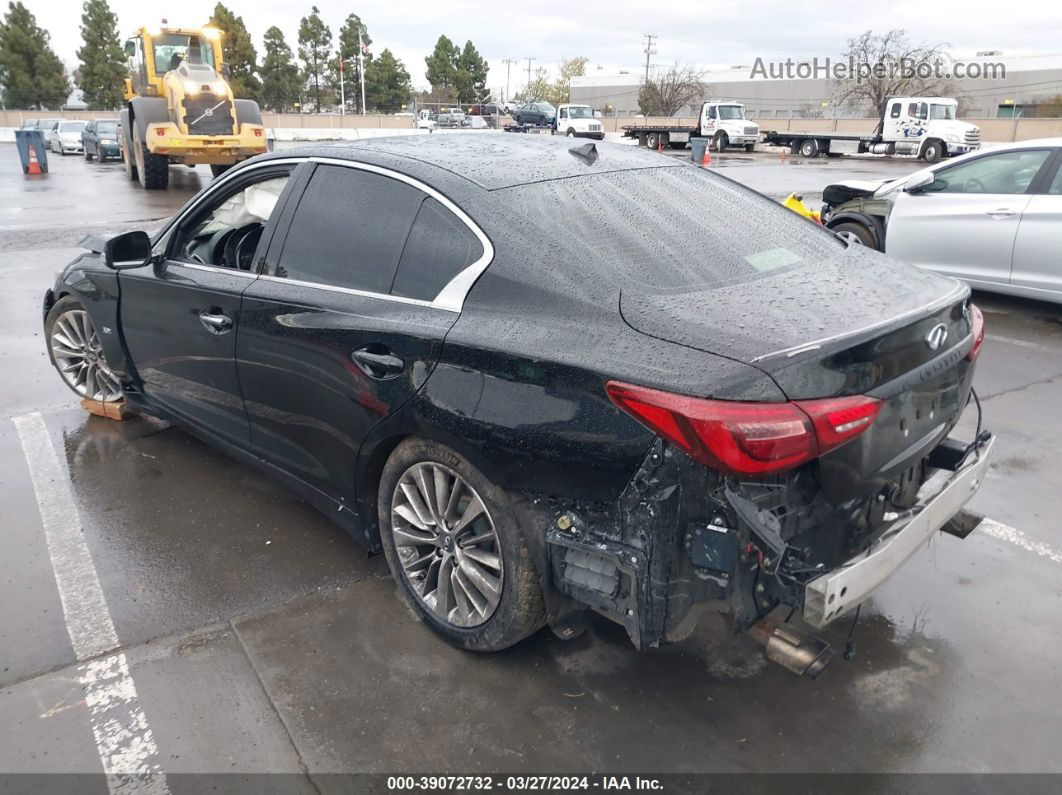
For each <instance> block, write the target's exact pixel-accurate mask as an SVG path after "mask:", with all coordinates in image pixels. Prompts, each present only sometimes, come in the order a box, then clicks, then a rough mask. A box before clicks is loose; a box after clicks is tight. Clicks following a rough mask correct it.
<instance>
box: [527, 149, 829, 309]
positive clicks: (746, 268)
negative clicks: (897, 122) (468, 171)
mask: <svg viewBox="0 0 1062 795" xmlns="http://www.w3.org/2000/svg"><path fill="white" fill-rule="evenodd" d="M512 190H513V191H514V192H519V195H520V205H521V208H522V209H523V210H524V211H525V212H526V213H528V214H529V215H530V216H531V219H532V220H533V221H534V223H535V224H536V225H537V226H539V227H540V229H541V231H542V233H543V234H547V235H549V236H560V237H561V238H562V241H561V242H563V243H564V244H565V245H566V247H567V248H569V249H570V250H571V251H572V252H573V254H574V255H575V256H576V257H584V258H586V259H592V260H593V261H594V262H596V263H598V267H600V268H601V269H602V270H603V271H605V272H606V273H607V276H608V277H611V278H613V279H617V278H618V279H619V280H620V281H622V282H623V283H625V284H627V285H628V286H630V287H634V288H636V289H639V288H640V289H644V290H648V291H652V292H665V291H671V290H674V291H676V292H685V291H687V290H692V289H704V288H711V287H721V286H724V285H732V284H741V283H744V282H748V281H752V280H754V279H756V278H759V277H761V276H766V275H767V274H770V273H774V272H776V271H780V270H791V269H796V268H799V267H801V266H804V265H809V264H814V263H816V262H822V261H824V260H826V259H830V258H833V257H836V256H837V255H838V253H839V251H840V250H843V248H844V244H843V243H841V242H840V241H839V240H838V239H837V238H836V237H835V236H834V235H833V234H832V233H830V232H827V231H825V230H823V229H822V228H821V227H818V226H816V225H814V224H812V223H810V222H809V221H807V220H805V219H803V218H801V217H800V216H798V215H797V214H796V213H794V212H792V211H791V210H788V209H786V208H784V207H782V206H781V205H780V204H778V203H777V202H775V201H772V200H770V199H768V198H766V197H764V196H761V195H759V194H757V193H754V192H752V191H750V190H748V189H747V188H744V187H742V186H741V185H738V184H737V183H734V182H731V181H730V180H728V179H725V178H723V177H721V176H719V175H717V174H715V173H713V172H711V171H707V170H702V169H697V168H686V167H679V168H650V169H642V170H635V171H619V172H612V173H607V174H595V175H589V176H585V177H576V178H573V179H562V180H553V181H549V182H538V183H534V184H531V185H524V186H519V187H516V188H513V189H512ZM557 219H563V223H557ZM750 309H751V308H750Z"/></svg>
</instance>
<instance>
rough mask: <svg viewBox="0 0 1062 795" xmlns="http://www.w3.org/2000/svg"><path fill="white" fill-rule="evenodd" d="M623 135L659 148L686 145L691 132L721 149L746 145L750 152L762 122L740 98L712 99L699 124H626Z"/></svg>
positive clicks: (701, 115)
mask: <svg viewBox="0 0 1062 795" xmlns="http://www.w3.org/2000/svg"><path fill="white" fill-rule="evenodd" d="M622 129H623V135H624V136H625V137H627V138H637V139H638V143H639V144H640V145H641V146H647V147H649V148H650V149H657V148H659V147H661V146H665V147H671V148H672V149H683V148H684V147H685V146H686V144H688V143H689V140H690V136H694V137H696V136H701V137H702V138H708V139H709V140H710V141H711V146H712V149H714V150H715V151H717V152H721V151H723V150H724V149H726V148H727V147H730V146H743V147H744V148H745V151H746V152H751V151H752V150H753V149H754V148H755V146H756V141H757V140H758V139H759V136H760V128H759V125H758V124H756V122H754V121H749V120H748V119H746V118H745V106H744V105H742V104H741V103H740V102H726V101H723V100H714V99H713V100H709V101H708V102H705V103H704V104H703V105H701V112H700V115H699V116H698V119H697V126H695V127H690V126H688V125H682V124H674V125H671V124H627V125H624V127H623V128H622Z"/></svg>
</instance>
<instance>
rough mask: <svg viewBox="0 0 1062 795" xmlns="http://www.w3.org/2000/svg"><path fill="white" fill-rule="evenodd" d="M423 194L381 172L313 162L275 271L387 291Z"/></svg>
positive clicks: (316, 281) (314, 280)
mask: <svg viewBox="0 0 1062 795" xmlns="http://www.w3.org/2000/svg"><path fill="white" fill-rule="evenodd" d="M423 199H424V194H423V193H421V192H420V191H419V190H417V189H416V188H414V187H413V186H412V185H407V184H406V183H404V182H400V181H399V180H397V179H392V178H390V177H385V176H383V175H381V174H374V173H373V172H371V171H363V170H362V169H358V168H349V167H346V166H326V165H319V166H317V169H316V170H315V171H314V173H313V176H312V177H311V178H310V182H309V184H308V185H307V186H306V191H305V192H304V193H303V195H302V199H301V200H300V201H299V206H298V209H296V211H295V215H294V216H293V217H292V219H291V227H290V229H289V231H288V235H287V239H286V240H285V241H284V250H283V251H282V252H281V254H280V261H279V262H278V263H277V268H276V273H275V274H274V275H275V276H279V277H282V278H287V279H295V280H298V281H303V282H312V283H313V284H320V285H325V286H330V287H344V288H347V289H354V290H365V291H367V292H372V293H383V294H387V293H390V292H391V283H392V282H393V281H394V277H395V270H396V268H397V267H398V260H399V257H401V256H402V247H403V245H404V244H405V242H406V237H407V236H408V235H409V228H410V226H411V225H412V224H413V219H414V217H415V216H416V215H417V210H419V209H420V204H421V201H423Z"/></svg>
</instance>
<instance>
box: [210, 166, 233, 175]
mask: <svg viewBox="0 0 1062 795" xmlns="http://www.w3.org/2000/svg"><path fill="white" fill-rule="evenodd" d="M233 165H234V164H233V163H212V164H211V166H210V173H211V174H213V175H214V176H215V177H220V176H221V175H222V174H224V173H225V172H226V171H228V170H229V169H230V168H232V166H233Z"/></svg>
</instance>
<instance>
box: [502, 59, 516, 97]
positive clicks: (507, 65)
mask: <svg viewBox="0 0 1062 795" xmlns="http://www.w3.org/2000/svg"><path fill="white" fill-rule="evenodd" d="M502 63H503V64H505V101H506V102H508V101H509V70H510V69H512V66H513V64H514V63H516V59H515V58H503V59H502Z"/></svg>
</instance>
